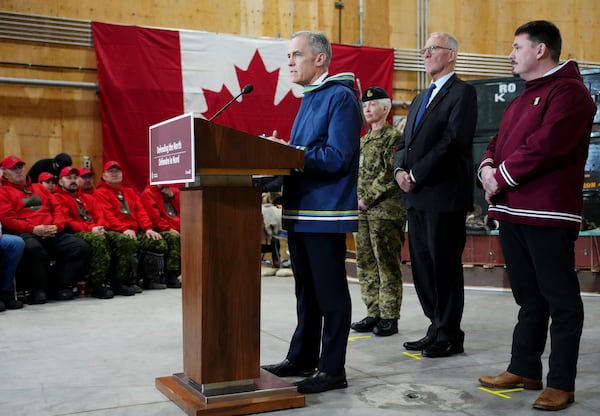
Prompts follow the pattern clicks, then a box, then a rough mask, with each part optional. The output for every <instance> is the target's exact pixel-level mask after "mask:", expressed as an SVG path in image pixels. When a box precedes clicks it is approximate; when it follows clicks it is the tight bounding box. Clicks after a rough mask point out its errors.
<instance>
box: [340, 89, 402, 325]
mask: <svg viewBox="0 0 600 416" xmlns="http://www.w3.org/2000/svg"><path fill="white" fill-rule="evenodd" d="M362 102H363V113H364V116H365V119H366V121H367V123H369V125H370V126H371V130H370V131H369V132H368V133H367V134H366V135H364V136H363V137H362V139H361V144H360V167H359V172H358V209H359V222H358V233H357V234H356V257H357V266H358V277H359V280H360V288H361V295H362V299H363V302H364V303H365V305H366V306H367V317H365V318H364V319H362V320H360V321H358V322H354V323H352V326H351V327H352V329H354V330H355V331H357V332H371V331H372V332H373V333H374V334H375V335H378V336H389V335H392V334H396V333H397V332H398V319H399V318H400V305H401V304H402V271H401V269H400V264H401V257H400V255H401V253H400V252H401V250H402V243H403V242H404V224H405V222H406V211H405V209H404V206H403V204H402V195H401V193H400V191H399V190H398V187H397V186H396V182H395V181H394V174H393V171H394V169H393V159H394V148H395V145H396V143H397V142H398V139H399V138H400V132H399V131H398V130H396V129H395V128H394V127H392V126H390V125H389V124H388V123H387V122H386V118H387V116H388V114H389V112H390V110H391V107H392V102H391V100H390V98H389V96H388V94H387V93H386V92H385V90H384V89H383V88H380V87H372V88H369V89H367V90H366V91H365V92H364V94H363V96H362Z"/></svg>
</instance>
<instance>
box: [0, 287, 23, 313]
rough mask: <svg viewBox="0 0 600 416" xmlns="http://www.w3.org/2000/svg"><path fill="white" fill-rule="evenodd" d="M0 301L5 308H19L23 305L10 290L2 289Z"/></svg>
mask: <svg viewBox="0 0 600 416" xmlns="http://www.w3.org/2000/svg"><path fill="white" fill-rule="evenodd" d="M0 303H3V304H4V307H5V308H6V309H21V308H22V307H23V302H21V301H20V300H17V297H16V296H15V293H14V292H12V291H4V290H3V291H2V292H0Z"/></svg>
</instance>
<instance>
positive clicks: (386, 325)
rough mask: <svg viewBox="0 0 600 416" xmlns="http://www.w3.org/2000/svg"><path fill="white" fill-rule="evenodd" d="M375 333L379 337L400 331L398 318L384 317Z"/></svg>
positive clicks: (374, 329)
mask: <svg viewBox="0 0 600 416" xmlns="http://www.w3.org/2000/svg"><path fill="white" fill-rule="evenodd" d="M373 333H374V334H375V335H377V336H379V337H388V336H390V335H394V334H397V333H398V320H397V319H382V320H381V321H379V323H378V324H377V325H375V328H373Z"/></svg>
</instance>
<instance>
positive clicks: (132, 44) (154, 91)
mask: <svg viewBox="0 0 600 416" xmlns="http://www.w3.org/2000/svg"><path fill="white" fill-rule="evenodd" d="M92 30H93V39H94V46H95V50H96V58H97V68H98V89H99V97H100V104H101V110H102V136H103V158H104V160H105V161H107V160H117V161H119V162H120V163H121V164H122V166H123V170H124V179H125V181H126V182H127V183H128V184H129V185H131V186H133V187H134V188H136V189H137V190H138V191H141V190H142V189H143V188H144V186H145V185H146V184H147V181H148V128H149V126H151V125H153V124H156V123H158V122H160V121H163V120H166V119H168V118H171V117H175V116H178V115H181V114H184V113H189V112H193V113H194V115H195V116H196V117H202V118H206V119H208V118H210V117H211V116H212V115H213V114H215V113H216V112H217V111H218V110H219V109H220V108H221V107H222V106H224V105H225V104H226V103H227V102H229V101H230V100H231V99H232V98H233V97H235V96H237V95H238V94H239V93H240V92H241V90H242V88H243V87H244V86H245V85H247V84H253V85H254V91H253V92H252V93H251V94H246V95H242V96H241V97H239V98H238V100H237V101H238V102H235V103H233V105H232V106H231V107H229V108H228V109H227V110H226V111H224V112H223V113H221V114H220V115H219V116H218V117H217V118H215V120H214V122H217V123H219V124H223V125H226V126H228V127H232V128H235V129H238V130H242V131H245V132H247V133H250V134H256V135H259V134H263V133H264V134H267V135H270V134H271V133H272V132H273V130H277V131H278V133H279V137H281V138H283V139H285V140H287V139H289V136H290V132H291V128H292V124H293V122H294V117H295V115H296V112H297V110H298V107H299V105H300V99H301V98H302V88H301V87H300V86H298V85H296V84H293V83H292V82H291V79H290V76H289V72H288V68H287V44H288V40H287V39H284V40H282V39H270V38H253V37H244V36H237V35H228V34H221V33H211V32H202V31H191V30H179V31H177V30H165V29H156V28H147V27H139V26H124V25H114V24H107V23H99V22H93V23H92ZM332 49H333V57H332V61H331V65H330V67H329V73H330V74H336V73H338V72H353V73H354V74H355V76H356V78H357V80H359V81H360V84H359V85H358V86H357V89H358V87H359V86H360V87H362V88H363V89H366V88H368V87H371V86H374V85H377V86H380V87H382V88H384V89H386V90H387V91H388V93H391V89H392V76H393V62H394V52H393V49H384V48H371V47H357V46H347V45H335V44H334V45H332ZM357 96H358V91H357ZM358 98H360V97H358ZM231 151H232V152H235V151H236V150H235V149H231Z"/></svg>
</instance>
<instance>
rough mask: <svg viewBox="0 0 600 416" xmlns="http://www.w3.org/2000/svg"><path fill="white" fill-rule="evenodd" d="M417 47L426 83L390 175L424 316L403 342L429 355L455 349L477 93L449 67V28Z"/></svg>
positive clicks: (453, 49)
mask: <svg viewBox="0 0 600 416" xmlns="http://www.w3.org/2000/svg"><path fill="white" fill-rule="evenodd" d="M421 54H422V55H423V61H424V64H425V69H426V71H427V73H428V74H429V75H430V76H431V79H432V84H431V86H430V87H429V88H428V89H427V90H426V91H423V92H422V93H420V94H419V95H418V96H417V97H416V98H415V99H414V100H413V102H412V104H411V106H410V109H409V112H408V117H407V123H406V127H405V129H404V135H403V137H402V139H401V140H400V143H399V144H398V147H397V151H396V154H395V159H394V177H395V179H396V182H397V183H398V185H399V186H400V188H401V189H402V190H403V191H404V192H405V206H406V209H407V212H408V238H409V247H410V260H411V266H412V274H413V280H414V282H415V289H416V291H417V295H418V297H419V301H420V302H421V306H422V307H423V311H424V313H425V315H426V316H427V317H428V318H429V319H430V321H431V325H430V326H429V328H428V329H427V334H426V335H425V337H424V338H422V339H420V340H418V341H413V342H405V343H404V347H405V348H406V349H407V350H413V351H422V355H423V356H424V357H432V358H433V357H447V356H450V355H453V354H458V353H462V352H463V342H464V332H463V331H462V330H461V328H460V322H461V319H462V313H463V305H464V278H463V270H462V262H461V257H462V252H463V249H464V246H465V240H466V228H465V219H466V214H467V212H468V211H472V209H473V192H472V190H473V183H474V172H473V158H472V143H473V135H474V133H475V124H476V122H477V95H476V93H475V89H474V88H473V86H471V85H469V84H467V83H465V82H464V81H462V80H460V79H459V78H458V77H457V76H456V75H455V73H454V65H455V62H456V57H457V54H458V42H457V41H456V39H455V38H454V36H452V35H450V34H448V33H442V32H436V33H433V34H431V36H430V37H429V39H428V40H427V43H426V44H425V47H424V48H423V49H421Z"/></svg>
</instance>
